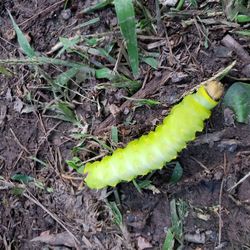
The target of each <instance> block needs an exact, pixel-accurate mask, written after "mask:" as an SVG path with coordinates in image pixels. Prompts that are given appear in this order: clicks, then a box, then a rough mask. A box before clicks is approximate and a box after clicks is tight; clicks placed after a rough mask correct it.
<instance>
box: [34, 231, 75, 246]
mask: <svg viewBox="0 0 250 250" xmlns="http://www.w3.org/2000/svg"><path fill="white" fill-rule="evenodd" d="M31 241H32V242H35V241H40V242H43V243H46V244H49V245H52V246H60V245H63V246H67V247H76V242H75V240H74V238H73V237H72V236H71V235H70V234H69V233H68V232H66V231H65V232H62V233H58V234H48V232H47V231H46V232H43V233H41V235H40V236H38V237H36V238H34V239H32V240H31Z"/></svg>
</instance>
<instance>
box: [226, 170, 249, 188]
mask: <svg viewBox="0 0 250 250" xmlns="http://www.w3.org/2000/svg"><path fill="white" fill-rule="evenodd" d="M249 176H250V172H248V173H247V174H246V175H245V176H244V177H243V178H241V179H240V180H239V181H238V182H237V183H236V184H234V185H233V186H232V187H230V188H229V189H228V190H227V191H228V192H231V191H232V190H233V189H234V188H236V187H237V186H238V185H239V184H241V183H242V182H243V181H245V180H246V179H247V178H248V177H249Z"/></svg>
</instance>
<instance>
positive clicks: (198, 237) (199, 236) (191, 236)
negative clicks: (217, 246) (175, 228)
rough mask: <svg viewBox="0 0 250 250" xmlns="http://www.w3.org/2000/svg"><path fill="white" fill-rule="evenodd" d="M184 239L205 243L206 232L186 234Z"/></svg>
mask: <svg viewBox="0 0 250 250" xmlns="http://www.w3.org/2000/svg"><path fill="white" fill-rule="evenodd" d="M184 239H185V240H186V241H188V242H193V243H196V244H204V243H205V241H206V237H205V234H204V233H195V234H185V236H184Z"/></svg>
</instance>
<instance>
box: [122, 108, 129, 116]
mask: <svg viewBox="0 0 250 250" xmlns="http://www.w3.org/2000/svg"><path fill="white" fill-rule="evenodd" d="M123 114H124V115H128V114H129V108H127V107H126V108H125V109H124V110H123Z"/></svg>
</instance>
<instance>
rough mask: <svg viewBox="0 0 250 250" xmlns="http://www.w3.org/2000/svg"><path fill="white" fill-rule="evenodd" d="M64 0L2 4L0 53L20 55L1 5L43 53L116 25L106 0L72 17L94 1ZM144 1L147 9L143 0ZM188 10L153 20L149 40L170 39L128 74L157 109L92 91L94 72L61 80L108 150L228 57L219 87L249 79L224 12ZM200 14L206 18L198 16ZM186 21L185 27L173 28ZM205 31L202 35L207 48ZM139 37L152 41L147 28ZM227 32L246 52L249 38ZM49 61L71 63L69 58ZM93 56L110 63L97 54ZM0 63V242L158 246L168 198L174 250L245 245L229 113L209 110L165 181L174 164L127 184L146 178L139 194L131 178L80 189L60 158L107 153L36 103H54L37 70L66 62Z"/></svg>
mask: <svg viewBox="0 0 250 250" xmlns="http://www.w3.org/2000/svg"><path fill="white" fill-rule="evenodd" d="M64 2H66V1H56V0H45V1H33V0H31V1H27V0H17V1H14V0H3V1H1V3H0V23H1V26H0V55H1V59H7V58H19V59H23V58H24V54H23V52H22V50H21V49H20V48H19V45H18V43H17V39H16V36H15V32H14V31H13V28H12V24H11V21H10V18H9V16H8V13H7V10H9V11H10V12H11V14H12V15H13V17H14V19H15V20H16V22H17V24H18V25H19V27H20V28H21V29H22V31H23V32H24V34H25V35H26V37H27V38H28V40H29V41H30V43H31V45H32V47H33V48H34V49H35V50H36V51H37V52H39V53H40V54H44V55H46V53H47V54H48V52H49V51H50V50H51V49H52V48H53V47H54V46H55V45H56V44H57V42H58V41H59V37H73V36H75V35H76V34H78V35H79V34H80V35H84V36H86V35H91V34H97V33H103V32H110V31H112V32H113V31H114V30H115V27H116V25H117V20H116V18H115V12H114V8H113V7H112V6H108V7H106V8H104V9H103V10H98V11H95V12H93V13H90V14H82V13H81V11H82V10H83V9H85V8H86V7H89V6H90V5H92V4H94V3H95V2H96V1H89V0H86V1H80V0H75V1H68V3H67V5H68V6H67V9H66V10H64ZM198 2H199V1H198ZM201 2H202V1H201ZM144 4H145V6H147V7H148V9H149V11H150V12H151V13H152V15H153V16H154V15H155V3H154V1H145V3H144ZM203 5H204V4H203ZM205 7H207V8H210V9H213V10H216V11H218V12H219V11H222V10H221V6H220V4H219V3H217V1H214V2H213V1H211V2H210V1H209V3H207V4H206V5H205ZM203 8H204V7H203ZM203 10H204V9H203ZM196 11H197V13H198V10H196V9H192V8H191V11H189V12H188V11H187V13H188V14H187V15H186V16H178V15H176V16H175V17H171V16H167V15H166V16H165V17H164V18H162V22H161V23H160V24H158V26H157V27H156V33H155V34H154V35H153V36H154V37H155V39H156V38H157V37H158V38H160V39H161V38H164V37H165V36H166V33H165V31H166V30H167V32H168V40H169V44H168V43H166V44H164V45H161V46H160V45H159V46H158V47H156V48H155V51H157V52H158V53H159V58H158V59H159V61H160V65H161V66H160V67H159V68H158V69H157V70H153V69H152V68H150V67H149V66H148V65H144V64H142V65H141V75H140V77H139V78H138V81H139V82H141V83H144V88H142V89H141V90H138V91H137V92H134V93H133V94H134V95H135V97H137V98H151V99H155V100H158V101H160V102H161V103H162V104H161V105H157V106H145V105H144V106H140V107H135V104H134V103H131V102H128V101H126V102H125V99H124V98H122V96H129V95H131V93H129V91H127V90H125V89H119V88H115V87H112V88H105V89H98V88H96V86H97V85H98V84H100V83H102V82H101V81H100V80H96V79H95V78H94V77H90V78H87V79H86V80H85V81H84V84H83V86H82V87H81V90H79V89H78V87H76V86H75V85H74V84H72V86H71V87H72V89H73V90H77V91H79V93H81V94H82V95H81V97H79V96H77V95H72V96H71V97H70V98H72V100H73V101H72V103H71V105H72V106H71V107H72V108H74V110H75V112H76V113H77V115H78V117H81V122H82V124H84V126H83V128H82V131H85V132H86V131H87V132H88V134H89V135H95V136H97V137H98V138H99V140H101V141H102V142H105V143H107V144H108V145H110V146H111V147H116V146H124V145H126V143H127V142H129V141H130V140H132V139H133V138H136V137H138V136H140V135H142V134H145V133H147V132H148V131H150V130H151V129H153V128H154V127H155V125H156V124H158V123H160V122H161V121H162V119H163V118H164V116H165V115H166V114H167V113H168V111H169V109H170V108H171V106H172V105H173V104H174V103H176V102H177V101H178V100H179V99H180V97H181V96H182V95H183V94H184V93H185V92H187V91H189V90H190V89H192V88H193V87H194V86H195V84H197V83H199V82H201V81H203V80H206V79H208V78H209V77H211V76H212V75H214V74H215V73H216V72H217V71H218V70H220V69H222V68H224V67H225V66H227V65H229V64H230V63H231V62H232V61H233V60H237V63H236V66H235V69H234V70H233V71H232V72H231V77H227V78H224V79H223V83H224V84H225V88H226V89H227V88H228V87H229V86H230V84H231V83H232V82H233V80H232V77H234V78H236V79H237V78H239V77H241V78H242V77H243V78H245V81H248V82H249V78H248V79H247V73H244V72H245V71H244V72H243V73H242V71H243V69H244V66H245V63H246V62H245V61H244V59H243V58H241V57H240V55H239V54H237V51H236V52H235V51H233V50H232V49H230V48H228V47H226V46H224V45H223V44H222V42H221V41H222V39H223V38H224V37H225V35H227V34H231V35H232V34H233V32H234V29H235V28H237V27H238V25H237V24H235V23H226V22H225V20H226V17H225V16H224V15H222V16H219V15H218V16H214V17H213V18H212V19H213V21H214V24H213V25H209V22H207V23H205V24H201V23H200V22H199V21H197V20H199V19H197V18H196V14H197V13H196ZM199 11H200V10H199ZM199 13H200V12H199ZM200 15H201V17H202V18H206V17H207V16H206V14H204V12H203V13H202V14H200ZM95 17H99V18H100V23H99V24H94V25H91V26H86V27H84V28H82V29H80V30H77V31H75V30H73V28H74V27H76V26H77V25H78V24H81V23H84V22H86V21H88V20H90V19H93V18H95ZM184 17H185V18H186V19H185V18H184ZM187 20H192V22H190V23H188V22H186V24H184V23H183V22H184V21H187ZM223 21H224V22H223ZM202 25H203V26H202ZM204 25H205V26H204ZM204 27H205V28H204ZM204 31H206V32H209V33H208V45H209V46H208V48H206V47H205V41H206V37H205V36H204ZM112 32H111V33H112ZM144 35H148V36H149V35H150V37H152V35H151V34H150V32H149V31H147V32H146V31H145V34H144ZM232 36H233V37H234V39H235V40H237V41H238V42H239V44H240V46H242V48H244V49H245V51H246V52H247V53H250V47H249V38H244V37H240V36H236V35H232ZM103 39H104V42H103V44H105V43H107V44H108V43H110V41H114V42H116V41H117V42H118V43H120V44H121V39H120V37H118V35H117V34H116V33H115V32H114V34H111V35H110V36H104V38H103ZM160 39H158V40H156V41H161V40H160ZM154 41H155V40H150V39H149V38H148V39H139V45H140V47H141V48H143V49H144V50H146V48H147V45H148V44H152V43H153V42H154ZM169 48H171V49H169ZM115 51H116V52H118V49H117V48H115ZM150 52H152V51H150ZM56 53H57V52H54V53H52V55H55V54H56ZM116 55H117V53H116ZM50 56H51V53H50ZM60 58H61V59H63V60H78V61H79V57H77V56H76V55H74V54H72V53H66V54H65V55H62V56H61V57H60ZM83 60H85V59H83ZM93 60H95V61H98V60H102V63H103V64H106V65H108V66H109V67H110V68H111V69H112V67H114V64H112V65H110V63H108V62H107V61H105V60H106V59H103V58H99V57H98V56H94V57H93ZM5 66H6V67H7V66H8V69H9V70H10V72H12V75H11V76H4V75H1V74H0V249H162V246H163V243H164V240H165V238H166V232H167V231H168V229H169V228H171V226H172V224H171V223H172V220H171V214H172V212H173V211H172V210H171V209H172V208H171V206H170V204H172V203H171V202H172V201H173V200H175V201H176V204H186V206H187V212H186V213H185V216H184V217H183V221H182V223H183V231H182V236H183V237H182V239H183V245H184V247H183V249H249V248H250V236H249V235H250V178H246V179H245V180H244V181H243V182H242V183H240V184H238V185H237V186H236V187H235V188H232V187H233V185H234V184H235V183H237V182H238V181H239V180H241V179H242V178H243V177H244V176H246V175H247V174H248V173H249V171H250V126H249V125H247V124H239V123H237V122H234V121H233V122H231V123H229V124H228V122H227V121H228V120H230V121H232V119H229V118H230V117H229V118H228V116H227V113H226V112H225V110H224V108H223V106H222V105H218V106H217V107H216V108H215V110H214V112H213V115H212V117H211V119H209V121H208V122H206V124H205V129H204V132H203V133H200V134H198V135H197V138H196V140H195V141H194V142H191V143H190V144H189V146H188V147H187V148H186V149H185V150H183V152H182V153H181V154H180V155H179V157H178V159H177V160H176V161H178V162H179V163H180V165H181V166H182V168H183V176H182V178H181V180H180V181H178V182H177V183H176V184H173V183H171V182H170V178H171V175H172V173H173V166H174V165H175V162H174V163H172V164H170V165H168V167H166V168H164V169H162V170H160V171H156V172H154V173H152V174H150V175H149V176H146V177H143V178H138V179H137V180H136V182H137V183H140V181H142V180H145V179H146V180H150V181H151V186H150V187H151V188H150V189H142V190H141V191H140V190H137V188H136V187H135V185H134V184H133V183H121V184H119V185H118V186H117V187H116V188H115V189H110V188H108V189H104V190H101V191H93V190H90V189H89V188H87V187H86V186H84V182H83V181H82V179H83V177H82V176H81V175H80V174H78V173H76V171H74V170H72V169H71V168H69V167H68V165H67V164H66V160H70V159H72V157H73V156H74V155H77V156H78V157H79V158H80V159H81V160H83V161H86V160H88V159H91V157H93V156H98V155H104V154H107V153H108V151H107V149H105V148H103V147H102V146H101V145H100V144H99V143H97V140H96V139H95V137H93V136H92V137H91V136H89V137H87V138H81V139H82V140H76V139H75V138H72V137H71V134H72V133H73V132H75V131H76V130H74V129H75V127H74V126H73V125H72V123H70V122H66V121H62V120H59V119H55V118H54V117H53V116H55V113H54V112H53V111H51V110H46V105H48V104H49V103H53V102H54V95H53V92H52V91H50V90H48V88H46V86H49V84H50V83H49V81H48V80H46V77H44V75H43V74H42V72H46V73H47V74H48V75H49V76H50V77H55V76H56V75H57V74H58V72H60V70H62V71H64V70H65V68H63V67H62V68H60V69H59V68H58V67H55V66H51V65H49V66H48V65H43V66H41V68H40V69H42V70H43V71H41V70H38V69H36V70H35V69H34V67H32V66H30V65H25V64H24V65H7V64H6V65H5ZM125 69H129V68H126V67H125ZM123 71H124V68H123ZM248 73H249V72H248ZM244 74H245V75H244ZM71 94H72V93H71ZM124 103H125V104H124ZM119 107H120V109H119ZM117 113H119V114H117ZM111 125H115V126H117V128H118V130H119V143H118V145H115V144H114V143H113V142H112V140H111V139H110V138H111V135H110V133H111V132H110V131H111V130H110V126H111ZM78 132H79V131H78ZM79 143H80V144H81V146H80V147H79ZM18 174H19V175H18ZM20 174H21V175H20ZM27 178H28V179H27ZM139 191H140V192H139ZM112 201H115V202H116V204H117V206H118V208H119V210H120V211H121V214H122V218H123V222H122V224H120V226H117V225H116V224H115V223H114V220H113V217H112V212H111V209H110V206H109V204H110V202H112ZM177 246H178V243H177V242H176V244H175V247H177Z"/></svg>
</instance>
